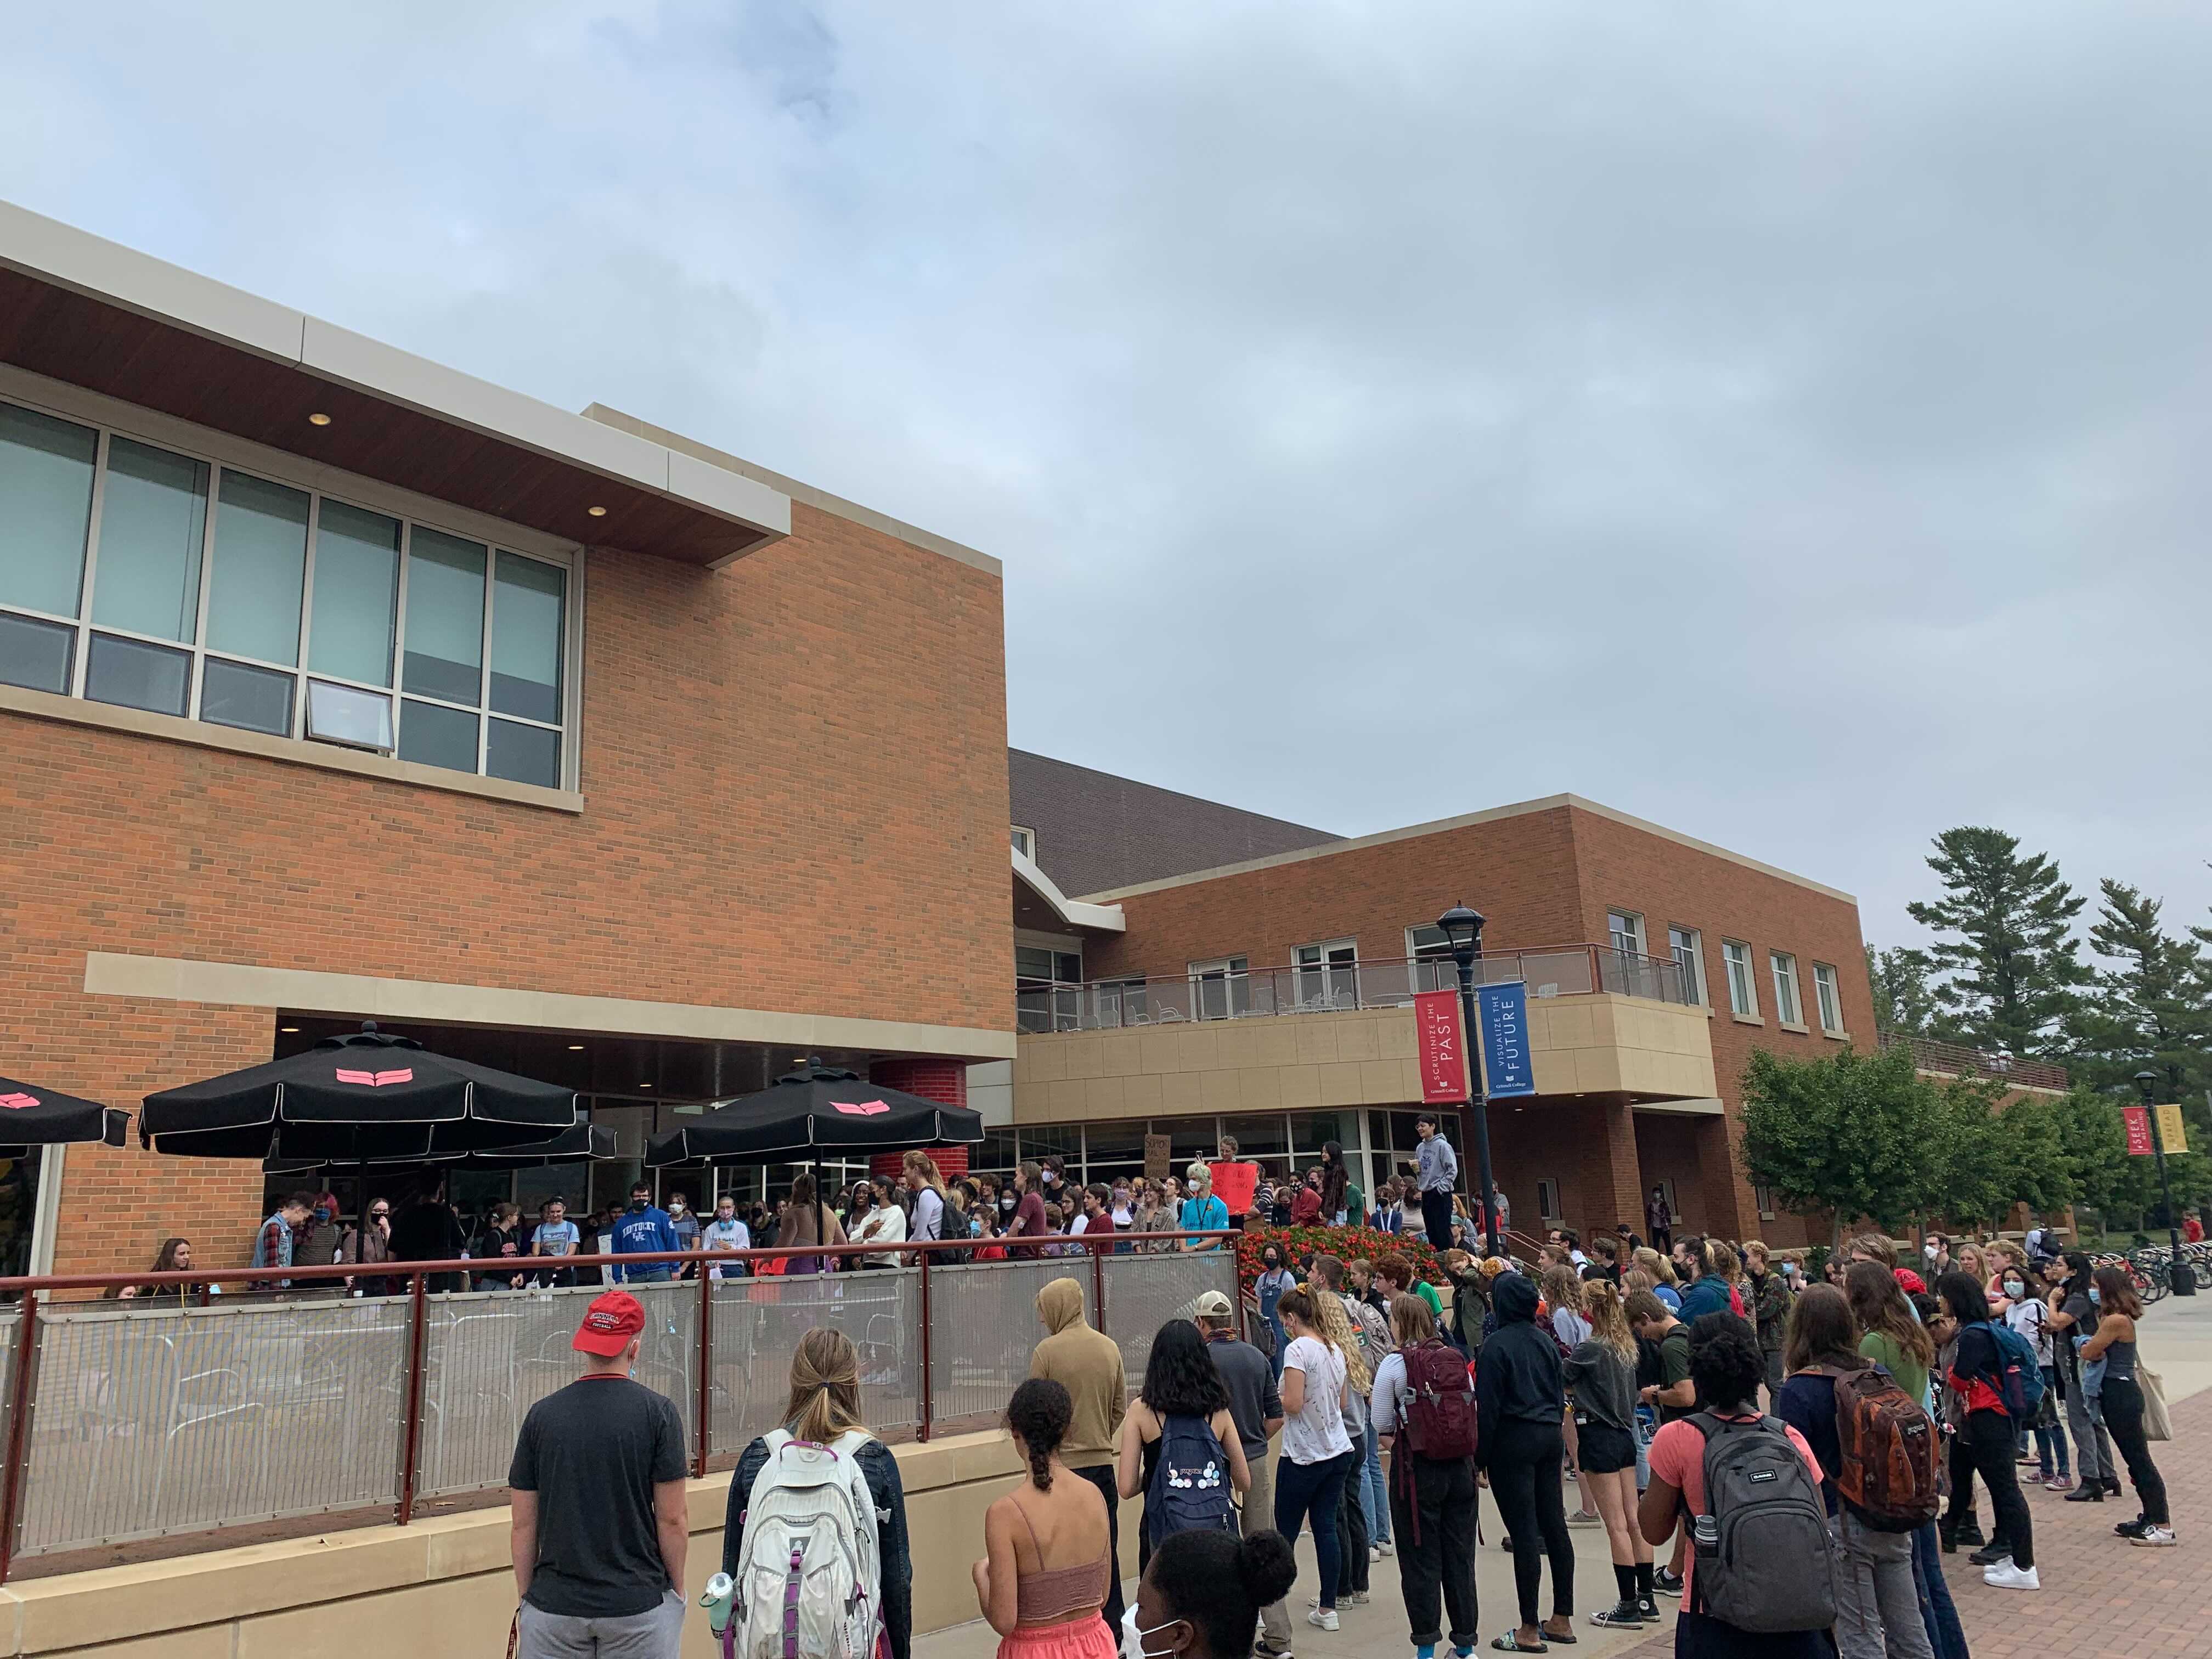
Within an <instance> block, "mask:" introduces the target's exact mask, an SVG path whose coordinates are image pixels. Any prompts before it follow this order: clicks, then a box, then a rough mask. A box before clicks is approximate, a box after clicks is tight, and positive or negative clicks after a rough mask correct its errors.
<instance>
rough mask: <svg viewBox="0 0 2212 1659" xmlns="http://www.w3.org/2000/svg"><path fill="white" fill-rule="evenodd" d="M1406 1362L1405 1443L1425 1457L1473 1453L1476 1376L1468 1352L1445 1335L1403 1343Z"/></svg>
mask: <svg viewBox="0 0 2212 1659" xmlns="http://www.w3.org/2000/svg"><path fill="white" fill-rule="evenodd" d="M1398 1356H1399V1358H1401V1359H1402V1360H1404V1361H1405V1364H1406V1404H1405V1418H1406V1444H1407V1449H1410V1450H1412V1451H1413V1452H1414V1453H1416V1454H1417V1455H1420V1456H1422V1457H1430V1458H1437V1459H1440V1460H1441V1459H1449V1458H1455V1457H1472V1456H1474V1438H1475V1420H1474V1377H1472V1376H1469V1375H1468V1368H1467V1358H1466V1356H1465V1355H1463V1354H1462V1353H1461V1352H1460V1351H1459V1350H1458V1349H1456V1348H1455V1347H1452V1346H1449V1344H1448V1343H1446V1342H1445V1341H1444V1340H1443V1338H1441V1337H1434V1336H1432V1337H1431V1338H1430V1339H1429V1340H1427V1341H1425V1342H1422V1343H1418V1344H1416V1345H1414V1346H1412V1347H1406V1348H1401V1349H1399V1350H1398Z"/></svg>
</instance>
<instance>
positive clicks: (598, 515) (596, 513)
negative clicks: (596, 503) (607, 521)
mask: <svg viewBox="0 0 2212 1659" xmlns="http://www.w3.org/2000/svg"><path fill="white" fill-rule="evenodd" d="M584 511H585V512H586V513H590V514H591V515H592V517H593V518H595V519H604V518H605V517H606V516H607V510H606V508H605V507H586V508H585V509H584Z"/></svg>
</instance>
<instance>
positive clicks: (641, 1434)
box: [507, 1376, 685, 1619]
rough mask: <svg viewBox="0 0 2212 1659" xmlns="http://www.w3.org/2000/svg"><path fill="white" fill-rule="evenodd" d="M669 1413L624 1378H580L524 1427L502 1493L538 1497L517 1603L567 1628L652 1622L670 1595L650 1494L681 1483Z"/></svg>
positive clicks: (659, 1398)
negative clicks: (557, 1618) (639, 1619)
mask: <svg viewBox="0 0 2212 1659" xmlns="http://www.w3.org/2000/svg"><path fill="white" fill-rule="evenodd" d="M684 1473H685V1470H684V1424H683V1421H682V1419H679V1418H678V1416H677V1414H676V1407H675V1405H674V1404H673V1403H672V1402H671V1401H669V1400H668V1399H667V1398H666V1397H665V1395H659V1394H655V1393H654V1392H653V1390H652V1389H648V1388H647V1387H646V1386H645V1385H644V1384H643V1383H633V1382H631V1381H630V1380H629V1378H628V1377H624V1376H586V1377H580V1378H579V1379H578V1380H577V1381H575V1382H574V1383H570V1384H569V1385H568V1387H567V1388H565V1389H562V1390H561V1391H560V1392H559V1393H558V1394H554V1395H547V1396H546V1397H545V1398H544V1399H543V1400H541V1401H538V1403H537V1404H536V1405H534V1406H532V1407H531V1408H530V1415H529V1416H527V1417H526V1418H524V1419H522V1433H521V1434H520V1437H517V1439H516V1440H515V1443H514V1464H513V1468H510V1469H509V1470H508V1471H507V1485H508V1486H511V1487H513V1489H514V1490H515V1491H517V1492H536V1493H537V1494H538V1561H537V1565H536V1566H535V1567H534V1568H533V1569H532V1572H531V1577H530V1593H529V1595H527V1596H526V1597H525V1598H524V1599H525V1600H526V1601H528V1602H529V1603H530V1605H531V1606H532V1607H536V1608H537V1609H538V1611H539V1612H541V1613H558V1614H562V1615H564V1616H566V1617H568V1618H572V1619H628V1618H632V1617H634V1616H635V1615H636V1614H638V1613H650V1612H652V1611H653V1608H655V1607H659V1605H660V1600H661V1597H662V1596H663V1595H665V1594H666V1593H667V1591H668V1590H669V1589H670V1584H669V1582H668V1569H667V1567H666V1566H665V1565H664V1564H663V1563H662V1561H661V1559H660V1540H659V1534H657V1532H656V1531H655V1529H654V1526H653V1487H654V1486H657V1485H659V1484H660V1483H661V1482H663V1481H668V1480H682V1479H684Z"/></svg>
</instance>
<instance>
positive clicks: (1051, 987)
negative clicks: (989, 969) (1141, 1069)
mask: <svg viewBox="0 0 2212 1659" xmlns="http://www.w3.org/2000/svg"><path fill="white" fill-rule="evenodd" d="M1474 980H1475V983H1476V984H1478V985H1498V984H1504V983H1508V982H1510V981H1516V980H1517V981H1521V982H1522V983H1524V984H1526V985H1527V986H1528V994H1529V996H1530V997H1532V998H1540V997H1561V996H1590V995H1595V994H1612V995H1615V996H1626V997H1640V998H1643V999H1644V1000H1647V1001H1652V1002H1671V1003H1674V1004H1676V1005H1678V1006H1683V1007H1688V1006H1693V1005H1692V998H1691V997H1690V996H1689V994H1687V992H1686V989H1685V987H1684V981H1683V976H1682V969H1681V964H1680V963H1675V962H1671V961H1668V960H1666V959H1665V958H1662V957H1646V956H1638V955H1637V954H1635V953H1634V952H1632V951H1615V950H1613V949H1612V948H1610V947H1609V946H1607V945H1545V946H1541V947H1540V948H1537V949H1534V950H1528V951H1499V952H1497V953H1495V954H1492V955H1486V956H1484V957H1480V959H1478V960H1477V961H1476V963H1475V964H1474ZM1458 987H1459V972H1458V969H1457V968H1456V967H1455V965H1454V963H1453V962H1452V959H1451V958H1450V957H1406V958H1403V959H1401V960H1397V961H1387V962H1362V963H1352V964H1349V965H1344V966H1317V967H1295V968H1245V969H1209V970H1205V971H1200V972H1197V973H1188V974H1176V975H1145V976H1138V977H1128V978H1122V979H1108V980H1097V981H1092V982H1091V983H1089V984H1084V985H1073V984H1058V983H1046V982H1043V981H1036V980H1030V981H1022V982H1020V983H1019V984H1018V987H1017V988H1016V990H1015V994H1014V1006H1015V1019H1016V1029H1017V1030H1019V1031H1021V1032H1023V1033H1024V1034H1026V1035H1030V1036H1036V1035H1041V1034H1042V1033H1045V1032H1048V1031H1110V1030H1122V1029H1124V1028H1126V1027H1129V1026H1136V1025H1176V1024H1185V1023H1188V1022H1193V1021H1199V1020H1222V1019H1255V1018H1261V1019H1264V1018H1276V1017H1278V1016H1282V1015H1290V1014H1341V1013H1350V1012H1355V1011H1358V1010H1363V1009H1374V1008H1410V1007H1411V1006H1413V998H1414V997H1415V996H1416V995H1417V994H1419V993H1421V992H1423V991H1449V990H1456V989H1457V988H1458Z"/></svg>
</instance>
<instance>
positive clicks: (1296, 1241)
mask: <svg viewBox="0 0 2212 1659" xmlns="http://www.w3.org/2000/svg"><path fill="white" fill-rule="evenodd" d="M1270 1244H1277V1245H1280V1246H1281V1247H1282V1250H1283V1254H1284V1255H1285V1256H1286V1257H1288V1258H1289V1265H1290V1266H1291V1267H1292V1268H1293V1269H1295V1268H1296V1267H1297V1261H1298V1258H1299V1257H1300V1256H1302V1255H1307V1254H1308V1253H1309V1252H1310V1253H1312V1254H1314V1255H1333V1256H1338V1257H1340V1258H1341V1259H1342V1260H1344V1261H1361V1260H1364V1261H1379V1260H1380V1259H1381V1258H1382V1257H1383V1256H1386V1255H1402V1256H1404V1257H1405V1258H1406V1260H1407V1261H1410V1262H1412V1263H1413V1271H1414V1272H1416V1273H1419V1274H1420V1275H1421V1277H1422V1278H1423V1279H1426V1280H1428V1281H1429V1282H1430V1283H1431V1284H1441V1283H1442V1282H1443V1265H1442V1264H1441V1263H1440V1262H1438V1261H1437V1253H1436V1252H1435V1251H1434V1250H1432V1249H1430V1248H1429V1242H1428V1239H1427V1238H1426V1237H1424V1236H1423V1235H1421V1234H1419V1233H1385V1232H1377V1231H1376V1230H1375V1229H1374V1228H1372V1227H1250V1228H1247V1229H1246V1230H1245V1232H1244V1236H1243V1237H1242V1238H1240V1239H1238V1240H1237V1282H1238V1283H1239V1284H1241V1285H1243V1287H1244V1288H1245V1289H1246V1290H1248V1291H1249V1290H1250V1289H1251V1288H1252V1286H1253V1285H1254V1284H1255V1283H1256V1282H1257V1281H1258V1279H1259V1277H1260V1265H1261V1264H1260V1252H1261V1250H1263V1249H1266V1248H1267V1246H1268V1245H1270Z"/></svg>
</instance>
